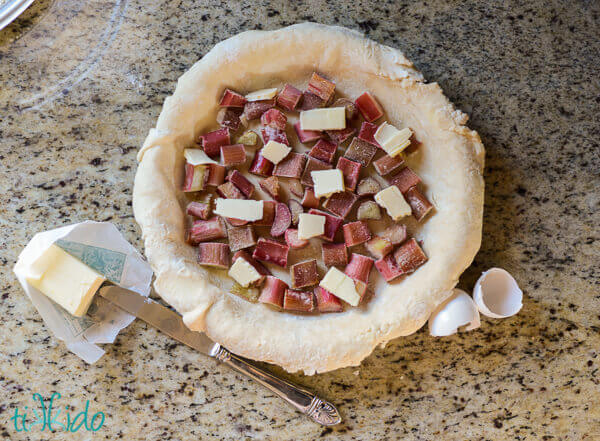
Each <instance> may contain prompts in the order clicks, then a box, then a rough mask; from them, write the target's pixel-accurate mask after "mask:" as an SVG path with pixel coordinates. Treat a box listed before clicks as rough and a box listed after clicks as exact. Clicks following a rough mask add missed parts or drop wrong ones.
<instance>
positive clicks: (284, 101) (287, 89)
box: [277, 84, 302, 110]
mask: <svg viewBox="0 0 600 441" xmlns="http://www.w3.org/2000/svg"><path fill="white" fill-rule="evenodd" d="M301 98H302V91H300V90H298V89H296V88H295V87H294V86H292V85H291V84H286V85H285V86H283V89H282V91H281V92H279V96H278V97H277V104H278V105H279V106H280V107H283V108H284V109H285V110H294V109H296V106H298V103H299V102H300V99H301Z"/></svg>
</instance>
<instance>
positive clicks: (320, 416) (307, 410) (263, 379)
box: [210, 344, 342, 426]
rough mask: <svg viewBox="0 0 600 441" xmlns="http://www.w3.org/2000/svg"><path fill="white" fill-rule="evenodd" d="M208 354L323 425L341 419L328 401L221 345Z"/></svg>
mask: <svg viewBox="0 0 600 441" xmlns="http://www.w3.org/2000/svg"><path fill="white" fill-rule="evenodd" d="M210 355H211V356H212V357H214V358H216V359H217V360H219V361H221V362H223V363H225V364H226V365H228V366H229V367H232V368H233V369H235V370H236V371H238V372H240V373H242V374H244V375H247V376H248V377H250V378H252V379H253V380H256V381H257V382H258V383H260V384H262V385H263V386H264V387H266V388H267V389H269V390H270V391H272V392H274V393H276V394H277V395H279V396H280V397H281V398H283V399H284V400H285V401H287V402H288V403H290V404H291V405H292V406H294V407H295V408H296V409H298V410H299V411H300V412H302V413H303V414H305V415H308V416H309V417H311V418H312V419H313V420H314V421H315V422H317V423H319V424H322V425H324V426H335V425H336V424H339V423H340V422H341V421H342V418H341V417H340V414H339V413H338V411H337V409H336V408H335V406H334V405H333V404H331V403H330V402H328V401H325V400H322V399H321V398H319V397H317V396H316V395H314V394H313V393H311V392H309V391H307V390H305V389H302V388H301V387H299V386H296V385H295V384H293V383H290V382H289V381H285V380H282V379H281V378H277V377H275V376H274V375H272V374H270V373H268V372H266V371H263V370H262V369H259V368H258V367H256V366H254V365H253V364H252V363H250V362H248V361H246V360H244V359H243V358H241V357H238V356H237V355H235V354H232V353H231V352H229V351H228V350H227V349H225V348H224V347H223V346H221V345H218V344H215V346H214V348H213V350H212V351H211V353H210Z"/></svg>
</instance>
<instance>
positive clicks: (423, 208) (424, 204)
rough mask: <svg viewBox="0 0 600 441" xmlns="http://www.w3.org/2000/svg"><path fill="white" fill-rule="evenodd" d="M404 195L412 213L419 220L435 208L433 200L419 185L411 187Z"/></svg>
mask: <svg viewBox="0 0 600 441" xmlns="http://www.w3.org/2000/svg"><path fill="white" fill-rule="evenodd" d="M404 196H405V197H406V201H407V202H408V205H410V208H411V210H412V215H413V216H414V218H415V219H416V220H417V221H420V220H421V219H423V218H424V217H425V216H427V213H429V212H430V211H431V210H432V209H433V205H432V204H431V202H429V200H428V199H427V197H426V196H425V195H424V194H423V193H421V192H420V191H419V189H418V188H417V187H411V188H409V189H408V191H407V192H406V194H405V195H404Z"/></svg>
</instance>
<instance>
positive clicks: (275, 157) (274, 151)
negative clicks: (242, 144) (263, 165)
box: [261, 141, 292, 164]
mask: <svg viewBox="0 0 600 441" xmlns="http://www.w3.org/2000/svg"><path fill="white" fill-rule="evenodd" d="M291 151H292V148H291V147H288V146H287V145H285V144H282V143H280V142H277V141H269V142H267V144H266V145H265V146H264V147H263V148H262V150H261V154H262V155H263V157H264V158H266V159H268V160H269V161H271V162H272V163H273V164H279V163H280V162H281V161H282V160H283V159H284V158H285V157H286V156H287V155H289V153H290V152H291Z"/></svg>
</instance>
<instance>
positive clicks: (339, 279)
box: [319, 266, 360, 306]
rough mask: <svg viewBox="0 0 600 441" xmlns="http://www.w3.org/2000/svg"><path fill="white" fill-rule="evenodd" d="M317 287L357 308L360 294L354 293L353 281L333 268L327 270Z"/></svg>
mask: <svg viewBox="0 0 600 441" xmlns="http://www.w3.org/2000/svg"><path fill="white" fill-rule="evenodd" d="M319 286H320V287H321V288H324V289H326V290H327V291H329V292H330V293H332V294H333V295H335V296H336V297H339V298H340V299H342V300H343V301H345V302H347V303H349V304H350V305H352V306H357V305H358V303H359V302H360V294H358V292H357V291H356V285H355V284H354V280H352V279H351V278H350V277H349V276H347V275H346V274H344V273H343V272H341V271H340V270H339V269H337V268H336V267H334V266H332V267H331V268H329V271H327V274H325V277H323V279H322V280H321V282H320V283H319Z"/></svg>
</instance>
